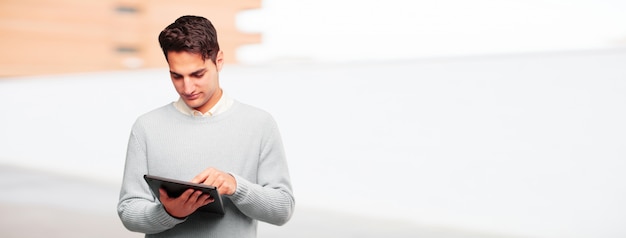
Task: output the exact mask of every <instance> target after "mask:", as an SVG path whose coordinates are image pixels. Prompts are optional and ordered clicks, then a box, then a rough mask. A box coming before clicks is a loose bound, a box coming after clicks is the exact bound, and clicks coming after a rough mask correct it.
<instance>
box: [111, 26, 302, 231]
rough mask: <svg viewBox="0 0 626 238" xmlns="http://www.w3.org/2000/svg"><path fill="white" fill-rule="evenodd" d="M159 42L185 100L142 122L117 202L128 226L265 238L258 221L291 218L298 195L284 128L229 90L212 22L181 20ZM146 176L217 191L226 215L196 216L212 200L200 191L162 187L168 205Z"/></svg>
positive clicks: (135, 133) (134, 136)
mask: <svg viewBox="0 0 626 238" xmlns="http://www.w3.org/2000/svg"><path fill="white" fill-rule="evenodd" d="M159 43H160V44H161V48H162V49H163V53H164V54H165V59H166V61H167V63H168V65H169V71H170V76H171V79H172V83H173V84H174V88H175V89H176V92H178V94H179V95H180V98H179V99H178V101H176V102H173V103H171V104H167V105H165V106H163V107H160V108H158V109H155V110H153V111H151V112H148V113H146V114H144V115H142V116H141V117H139V118H138V119H137V121H136V122H135V124H134V125H133V128H132V131H131V134H130V139H129V142H128V151H127V154H126V165H125V169H124V178H123V182H122V188H121V192H120V200H119V203H118V208H117V209H118V214H119V216H120V219H121V220H122V223H123V224H124V226H126V228H127V229H129V230H131V231H136V232H142V233H146V237H256V230H257V220H258V221H264V222H268V223H271V224H276V225H282V224H284V223H286V222H287V221H288V220H289V219H290V217H291V214H292V213H293V209H294V206H295V201H294V197H293V193H292V189H291V181H290V178H289V172H288V168H287V161H286V159H285V154H284V150H283V145H282V141H281V137H280V134H279V131H278V128H277V125H276V123H275V121H274V119H273V118H272V117H271V115H269V114H268V113H266V112H265V111H262V110H260V109H257V108H254V107H252V106H249V105H246V104H243V103H240V102H238V101H236V100H234V99H232V98H229V97H228V96H227V95H226V94H224V93H223V91H222V89H221V88H220V86H219V72H220V70H221V69H222V66H223V64H224V58H223V53H222V51H220V49H219V45H218V42H217V35H216V32H215V28H214V27H213V25H212V24H211V22H210V21H209V20H207V19H206V18H203V17H198V16H183V17H180V18H179V19H177V20H176V21H175V22H174V23H172V24H171V25H169V26H168V27H166V28H165V29H164V30H163V31H162V32H161V34H160V35H159ZM144 174H151V175H157V176H161V177H168V178H174V179H179V180H185V181H191V182H193V183H202V184H208V185H212V186H215V187H217V189H218V191H219V193H220V194H221V195H222V199H223V203H224V210H225V215H223V216H220V215H211V214H210V213H201V212H194V211H196V209H198V208H199V207H201V206H203V205H206V204H208V203H211V202H213V198H211V197H209V196H208V195H205V194H202V192H200V191H194V190H192V189H189V190H187V191H185V192H184V193H183V194H182V195H180V196H179V197H169V196H168V194H167V193H166V192H165V191H164V190H163V189H161V191H160V197H161V201H160V202H159V200H158V199H157V198H156V197H155V196H153V195H152V193H151V192H150V189H149V187H148V185H147V184H146V182H145V181H144V179H143V175H144Z"/></svg>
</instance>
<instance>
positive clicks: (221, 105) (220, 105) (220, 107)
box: [174, 91, 234, 117]
mask: <svg viewBox="0 0 626 238" xmlns="http://www.w3.org/2000/svg"><path fill="white" fill-rule="evenodd" d="M233 102H234V100H233V99H232V98H230V97H229V96H228V95H227V94H226V93H225V92H224V91H222V97H220V100H219V101H217V103H216V104H215V105H214V106H213V107H212V108H211V109H209V111H207V112H206V113H202V112H200V111H198V110H195V109H193V108H190V107H189V106H187V104H185V101H183V99H182V98H178V101H176V102H174V107H176V109H178V111H180V112H182V113H183V114H185V115H189V116H194V117H211V116H215V115H217V114H220V113H222V112H225V111H226V110H228V109H229V108H230V107H231V106H232V105H233Z"/></svg>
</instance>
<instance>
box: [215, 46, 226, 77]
mask: <svg viewBox="0 0 626 238" xmlns="http://www.w3.org/2000/svg"><path fill="white" fill-rule="evenodd" d="M223 65H224V52H223V51H221V50H220V51H219V52H217V56H216V57H215V67H216V68H217V72H220V71H221V70H222V66H223Z"/></svg>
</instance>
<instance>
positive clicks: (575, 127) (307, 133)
mask: <svg viewBox="0 0 626 238" xmlns="http://www.w3.org/2000/svg"><path fill="white" fill-rule="evenodd" d="M624 63H626V52H625V51H595V52H570V53H562V54H532V55H511V56H500V57H470V58H447V59H446V58H440V59H431V60H414V61H396V62H382V61H381V62H375V61H374V62H369V63H358V64H357V63H353V64H285V65H278V64H276V65H266V66H247V67H246V66H234V65H228V66H226V67H225V69H224V71H223V72H222V74H221V81H222V85H223V87H224V88H225V90H226V91H227V92H228V93H229V94H230V95H231V96H233V97H234V98H237V99H238V100H240V101H243V102H246V103H249V104H253V105H256V106H258V107H261V108H264V109H266V110H267V111H269V112H270V113H272V114H273V115H274V116H275V118H276V120H277V121H278V123H279V125H280V128H281V131H282V133H283V139H284V141H285V145H286V148H287V154H288V156H289V162H290V166H291V172H292V177H293V181H294V186H295V191H296V196H297V200H298V204H299V206H308V207H323V208H330V209H333V210H336V211H342V212H350V213H357V214H363V215H366V216H377V217H387V218H394V219H403V220H407V221H412V222H417V223H420V224H426V225H438V226H446V227H453V228H454V227H457V228H463V229H472V230H482V231H487V232H499V233H503V234H512V235H521V236H524V237H624V236H626V228H624V226H623V221H625V220H626V205H625V204H626V203H624V201H625V199H626V184H625V183H624V182H623V181H626V173H623V171H626V160H625V159H624V158H626V149H625V147H624V145H625V144H626V137H624V135H626V126H625V124H624V123H623V122H624V121H626V112H625V111H624V106H625V105H626V94H624V92H626V68H625V67H624ZM175 99H176V95H175V92H174V90H173V89H172V87H171V85H170V82H169V79H168V76H167V71H166V69H157V70H148V71H130V72H108V73H97V74H76V75H65V76H50V77H36V78H20V79H3V80H0V108H2V116H1V117H0V163H2V164H11V165H19V166H24V167H28V168H35V169H43V170H50V171H56V172H61V173H65V174H68V175H71V176H78V177H82V178H88V179H99V180H106V181H110V182H113V183H119V181H120V180H121V175H122V169H123V161H124V155H125V149H126V140H127V138H128V133H129V130H130V127H131V125H132V123H133V121H134V119H135V118H136V117H137V116H138V115H140V114H141V113H144V112H147V111H148V110H151V109H153V108H155V107H158V106H160V105H163V104H165V103H168V102H170V101H173V100H175Z"/></svg>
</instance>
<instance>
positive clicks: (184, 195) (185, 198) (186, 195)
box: [178, 188, 196, 203]
mask: <svg viewBox="0 0 626 238" xmlns="http://www.w3.org/2000/svg"><path fill="white" fill-rule="evenodd" d="M194 191H196V190H193V189H191V188H188V189H187V190H185V192H183V193H182V194H181V195H180V196H178V198H179V199H182V202H183V203H186V202H187V201H189V198H190V197H191V195H193V192H194Z"/></svg>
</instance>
